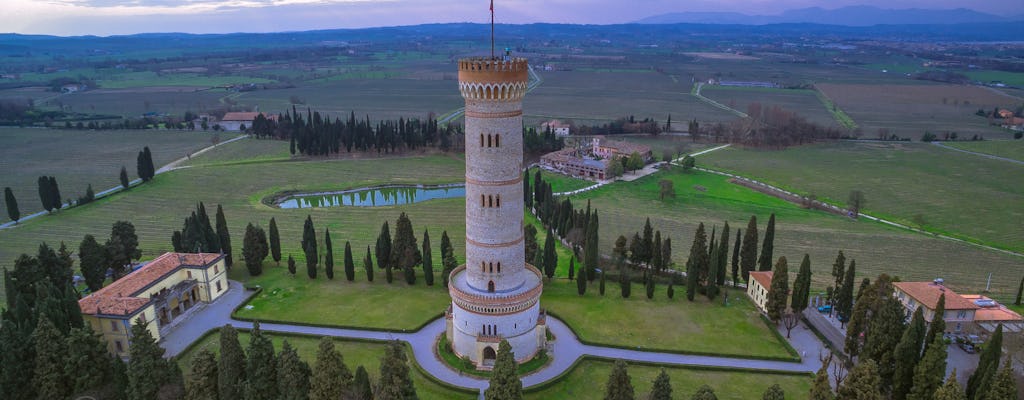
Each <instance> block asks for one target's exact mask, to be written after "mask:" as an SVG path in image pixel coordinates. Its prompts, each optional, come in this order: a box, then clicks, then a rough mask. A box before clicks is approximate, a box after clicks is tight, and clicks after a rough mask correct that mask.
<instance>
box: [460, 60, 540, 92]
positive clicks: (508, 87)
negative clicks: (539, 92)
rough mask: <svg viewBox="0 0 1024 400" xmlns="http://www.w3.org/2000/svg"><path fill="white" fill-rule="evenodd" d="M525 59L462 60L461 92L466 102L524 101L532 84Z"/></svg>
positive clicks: (528, 66)
mask: <svg viewBox="0 0 1024 400" xmlns="http://www.w3.org/2000/svg"><path fill="white" fill-rule="evenodd" d="M529 69H530V65H529V63H528V62H527V61H526V59H525V58H509V59H505V58H483V57H476V58H463V59H461V60H459V92H460V93H462V97H463V98H465V99H466V100H490V101H501V102H505V101H521V100H522V99H523V96H525V95H526V89H527V88H528V86H529V81H530V71H529Z"/></svg>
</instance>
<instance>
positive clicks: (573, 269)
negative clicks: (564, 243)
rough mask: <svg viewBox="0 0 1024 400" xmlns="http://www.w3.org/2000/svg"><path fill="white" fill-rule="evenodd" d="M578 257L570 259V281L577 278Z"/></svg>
mask: <svg viewBox="0 0 1024 400" xmlns="http://www.w3.org/2000/svg"><path fill="white" fill-rule="evenodd" d="M575 260H576V257H573V256H570V257H569V280H570V281H571V280H573V279H574V278H576V261H575Z"/></svg>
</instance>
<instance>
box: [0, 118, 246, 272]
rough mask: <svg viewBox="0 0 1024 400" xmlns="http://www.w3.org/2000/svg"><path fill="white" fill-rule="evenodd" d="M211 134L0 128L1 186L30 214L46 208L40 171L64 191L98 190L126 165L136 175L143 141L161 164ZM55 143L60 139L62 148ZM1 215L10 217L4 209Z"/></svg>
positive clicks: (206, 141) (71, 194) (114, 182)
mask: <svg viewBox="0 0 1024 400" xmlns="http://www.w3.org/2000/svg"><path fill="white" fill-rule="evenodd" d="M213 137H214V134H213V133H212V132H188V131H156V130H139V131H136V130H114V131H78V130H62V129H43V128H0V144H2V146H0V170H3V171H4V173H3V174H2V175H0V187H7V186H10V187H11V189H12V190H14V196H15V198H16V199H18V207H19V208H20V209H21V215H22V216H26V215H28V214H31V213H34V212H36V211H42V206H40V205H39V192H38V186H37V184H36V179H37V178H39V176H41V175H47V176H54V177H56V178H57V183H58V185H59V186H60V189H61V195H63V197H64V198H73V199H76V198H78V196H81V195H83V194H85V189H86V186H87V185H89V184H92V188H93V190H94V191H95V192H97V193H98V192H100V191H102V190H106V189H109V188H112V187H115V186H118V185H120V182H119V180H118V174H119V173H120V171H121V166H122V165H123V166H124V167H125V168H127V170H128V175H129V177H131V179H135V177H136V174H135V172H136V157H137V156H138V153H139V151H142V148H143V147H145V146H149V149H150V151H151V152H152V153H153V164H154V165H156V166H157V168H159V167H160V166H162V165H164V164H167V163H169V162H171V161H173V160H176V159H179V158H182V157H185V155H186V154H189V153H192V152H195V151H196V150H199V149H202V148H204V147H207V146H210V145H212V144H213V143H212V142H211V139H212V138H213ZM219 137H220V139H221V140H227V139H230V138H232V137H234V135H233V134H228V133H220V134H219ZM55 143H60V146H61V147H60V150H59V152H57V150H55V147H54V145H55ZM0 221H4V222H6V221H7V214H6V212H4V214H2V216H0ZM0 235H3V233H0ZM2 263H3V262H0V264H2Z"/></svg>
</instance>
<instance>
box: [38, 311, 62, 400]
mask: <svg viewBox="0 0 1024 400" xmlns="http://www.w3.org/2000/svg"><path fill="white" fill-rule="evenodd" d="M32 342H34V343H35V360H34V361H35V370H34V371H33V373H32V385H33V386H35V387H36V389H37V390H38V391H39V398H40V399H63V398H65V397H68V395H69V394H71V393H70V392H71V388H70V387H69V386H68V377H67V376H66V375H65V374H64V364H65V357H66V356H67V351H68V348H67V346H66V343H65V341H64V339H62V338H61V334H60V331H58V330H57V328H55V327H54V326H53V324H52V323H51V322H50V320H49V319H47V318H40V319H39V324H38V325H37V326H36V329H35V331H34V332H33V333H32Z"/></svg>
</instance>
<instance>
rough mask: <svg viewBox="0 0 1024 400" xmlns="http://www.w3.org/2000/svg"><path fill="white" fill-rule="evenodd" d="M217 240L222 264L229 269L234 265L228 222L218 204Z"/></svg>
mask: <svg viewBox="0 0 1024 400" xmlns="http://www.w3.org/2000/svg"><path fill="white" fill-rule="evenodd" d="M217 238H218V239H219V240H220V251H221V252H223V253H224V263H225V264H226V265H227V266H228V267H231V265H232V264H234V260H233V259H232V257H231V233H229V232H228V221H227V219H226V218H224V208H222V207H221V206H220V204H218V205H217ZM264 257H266V256H264Z"/></svg>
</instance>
